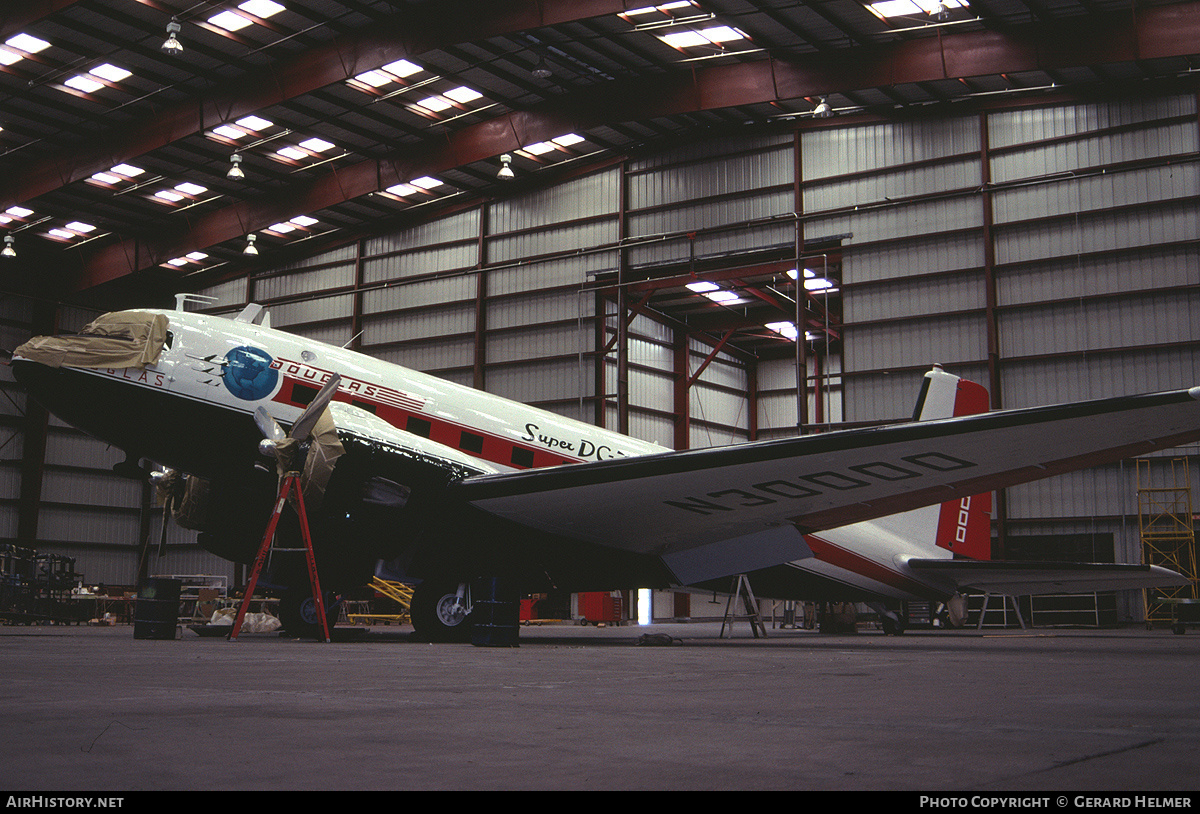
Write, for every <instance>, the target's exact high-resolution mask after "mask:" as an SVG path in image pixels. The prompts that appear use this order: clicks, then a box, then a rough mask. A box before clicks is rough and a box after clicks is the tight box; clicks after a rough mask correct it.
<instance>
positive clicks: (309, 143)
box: [300, 138, 337, 153]
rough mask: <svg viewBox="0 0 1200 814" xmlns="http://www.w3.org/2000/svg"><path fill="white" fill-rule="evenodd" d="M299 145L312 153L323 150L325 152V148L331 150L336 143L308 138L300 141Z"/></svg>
mask: <svg viewBox="0 0 1200 814" xmlns="http://www.w3.org/2000/svg"><path fill="white" fill-rule="evenodd" d="M300 146H301V147H303V148H304V149H306V150H310V151H312V152H314V153H323V152H326V151H327V150H332V149H333V148H334V147H336V146H337V145H336V144H333V143H331V142H328V141H325V139H320V138H310V139H306V140H304V141H302V142H300Z"/></svg>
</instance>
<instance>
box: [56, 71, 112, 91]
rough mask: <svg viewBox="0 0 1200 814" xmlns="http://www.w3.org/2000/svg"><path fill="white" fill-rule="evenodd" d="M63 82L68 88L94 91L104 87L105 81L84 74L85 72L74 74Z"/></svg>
mask: <svg viewBox="0 0 1200 814" xmlns="http://www.w3.org/2000/svg"><path fill="white" fill-rule="evenodd" d="M63 84H64V85H66V86H67V87H68V88H74V89H75V90H77V91H81V92H83V93H93V92H95V91H98V90H100V88H102V87H104V83H103V82H97V81H96V80H95V79H92V78H91V77H88V76H84V75H83V74H80V75H79V76H72V77H71V78H70V79H68V80H66V81H65V82H63Z"/></svg>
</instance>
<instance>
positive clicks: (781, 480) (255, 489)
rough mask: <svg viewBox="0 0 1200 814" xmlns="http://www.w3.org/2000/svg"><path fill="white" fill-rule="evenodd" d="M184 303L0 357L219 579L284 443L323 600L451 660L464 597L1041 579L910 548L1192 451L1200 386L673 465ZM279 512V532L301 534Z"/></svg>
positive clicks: (1115, 573)
mask: <svg viewBox="0 0 1200 814" xmlns="http://www.w3.org/2000/svg"><path fill="white" fill-rule="evenodd" d="M194 299H195V296H194V295H186V294H182V295H177V297H176V307H175V309H174V310H161V309H145V310H133V311H118V312H113V313H110V314H105V315H103V316H101V317H98V318H97V319H96V320H94V321H93V322H92V323H89V324H88V325H87V326H86V327H85V328H84V329H83V331H82V332H80V333H79V334H78V335H73V336H70V335H68V336H47V337H35V338H33V339H31V340H30V341H29V342H27V343H25V344H23V345H21V346H20V347H18V348H17V349H16V350H15V351H14V352H13V356H12V360H11V366H12V370H13V374H14V376H15V377H16V378H17V380H18V381H19V382H20V383H21V384H22V385H23V386H24V387H25V388H26V389H27V390H28V392H29V393H30V394H31V395H32V397H33V398H34V399H36V400H37V401H38V402H40V403H41V404H42V405H43V406H44V407H46V409H47V410H49V411H50V412H51V413H54V414H55V415H57V416H58V417H59V418H61V419H62V420H63V421H65V422H67V423H68V424H70V425H72V426H75V427H77V428H79V429H80V430H83V431H84V432H86V433H88V434H90V435H92V436H94V437H96V438H99V439H101V440H104V441H106V442H108V443H109V444H111V445H113V446H115V447H117V448H119V449H121V450H123V451H124V452H125V454H126V461H125V462H124V463H123V464H118V465H117V466H116V467H114V469H122V470H125V471H130V470H132V471H133V472H134V473H137V474H138V475H139V476H141V475H144V470H142V469H141V468H140V465H139V463H138V462H140V461H142V460H143V459H144V460H148V461H150V462H153V463H154V464H157V465H159V466H162V467H166V469H164V470H162V471H161V472H159V473H157V474H156V480H157V482H158V483H159V484H160V486H161V487H163V489H165V490H166V491H167V493H168V497H170V496H172V495H173V496H174V505H175V506H176V508H177V510H176V511H174V512H173V514H174V516H175V518H176V520H177V521H178V522H180V524H181V525H183V526H185V527H187V528H192V529H195V530H197V531H199V534H198V537H197V541H198V543H199V544H200V545H201V546H203V547H204V548H205V549H207V550H209V551H211V552H213V553H215V554H217V555H219V556H221V557H224V558H226V559H229V560H232V561H235V562H243V563H248V562H252V561H253V560H254V557H255V554H256V553H257V551H258V548H259V547H260V544H261V542H262V530H263V528H264V527H265V526H266V524H267V519H268V517H269V516H270V514H271V511H272V509H273V505H274V502H275V498H276V494H277V489H278V475H279V474H280V473H278V472H275V471H272V470H271V469H269V468H268V467H266V466H264V461H265V460H267V457H266V456H271V455H277V454H278V452H279V448H280V446H281V444H283V443H284V442H285V441H286V440H287V438H286V433H285V432H284V431H283V429H282V426H281V425H284V426H290V427H292V428H293V429H296V428H298V427H304V428H305V429H304V430H303V437H298V438H296V439H293V440H294V441H295V442H296V443H298V444H299V445H300V446H301V447H302V448H303V449H306V450H307V454H306V455H304V456H303V457H304V477H303V482H304V494H305V502H306V505H307V506H308V518H309V522H310V527H311V534H312V538H313V546H314V549H315V551H316V561H317V565H318V570H319V573H320V580H321V583H322V587H323V588H324V589H328V592H329V593H331V594H338V593H344V592H346V591H349V590H353V589H355V588H358V587H360V586H362V585H364V584H366V583H367V582H369V581H370V579H371V577H372V576H373V575H376V574H380V575H382V574H386V575H387V576H388V578H391V579H397V580H401V581H407V582H410V583H415V584H416V588H415V591H414V596H413V601H412V607H411V618H412V623H413V626H414V628H415V632H416V635H417V636H419V637H420V638H423V639H426V640H429V641H468V640H470V632H471V625H472V621H473V619H472V617H471V611H472V609H473V607H475V604H473V599H472V587H473V586H475V587H476V588H477V590H481V591H489V592H494V593H496V594H499V593H500V592H503V593H504V594H505V595H506V596H516V595H519V594H525V593H535V592H545V591H549V590H559V591H567V592H578V591H599V590H615V589H626V588H637V587H641V588H650V587H663V588H666V587H671V586H700V587H707V586H710V585H716V584H718V583H723V584H724V585H725V586H726V587H727V586H728V585H729V581H728V580H729V578H730V577H731V576H733V575H737V574H743V573H746V574H751V575H752V576H753V578H754V579H761V580H762V581H763V585H764V586H765V588H764V587H760V589H759V592H760V593H761V594H762V595H764V596H767V595H769V596H772V597H773V598H777V599H789V598H791V599H814V598H818V597H816V596H814V595H813V594H812V593H811V592H810V591H811V590H812V588H813V585H814V581H818V582H821V583H822V584H824V585H825V586H826V587H828V586H830V585H839V584H840V587H841V588H843V589H844V588H847V587H851V588H853V589H855V590H856V591H862V592H863V593H864V595H868V596H870V598H872V599H873V600H878V601H887V602H893V601H895V600H897V599H904V598H913V597H920V596H924V597H935V598H940V599H949V598H951V597H953V596H954V595H956V594H958V592H959V591H960V590H961V589H962V588H967V587H973V586H979V585H985V586H986V585H992V586H993V589H997V588H996V586H997V585H1000V584H1001V583H1003V584H1004V585H1006V586H1011V585H1013V584H1018V583H1019V584H1021V585H1026V584H1029V583H1031V582H1036V581H1038V576H1037V574H1036V571H1037V570H1038V568H1039V567H1045V564H1039V566H1032V567H1022V566H1020V564H1017V565H1013V564H1009V563H1002V562H988V561H986V560H967V559H962V558H961V557H960V556H958V554H957V552H956V551H955V550H953V549H952V548H948V547H945V546H938V545H937V544H936V542H937V539H938V537H937V535H936V534H935V535H934V538H933V539H934V544H933V545H928V544H927V543H928V539H929V537H930V535H929V534H928V529H929V528H930V526H929V521H928V518H929V517H931V516H932V515H931V514H930V512H934V513H937V514H938V516H939V518H940V517H941V512H942V508H941V507H945V506H947V505H949V506H951V509H950V510H947V511H948V512H949V513H948V518H949V519H948V520H947V527H946V528H947V529H950V530H951V531H950V533H952V534H953V535H960V534H961V535H966V536H965V537H964V540H966V539H968V538H970V539H976V537H975V535H976V534H977V532H975V531H974V529H975V528H977V526H976V522H982V521H981V520H980V519H979V518H982V517H983V516H985V515H986V512H982V511H980V508H981V507H980V505H979V503H978V502H977V501H980V500H981V499H980V498H977V497H976V496H978V495H984V494H988V493H990V492H991V491H993V490H995V489H999V488H1004V487H1007V486H1012V485H1015V484H1019V483H1024V482H1028V481H1031V480H1035V479H1038V478H1044V477H1048V476H1051V475H1055V474H1060V473H1063V472H1068V471H1072V470H1075V469H1080V468H1084V467H1088V466H1094V465H1097V464H1101V463H1105V462H1109V461H1115V460H1120V459H1122V458H1126V457H1130V456H1133V455H1140V454H1146V453H1149V452H1151V451H1154V450H1158V449H1165V448H1170V447H1174V446H1178V445H1180V444H1184V443H1189V442H1192V441H1195V440H1197V439H1200V387H1193V388H1191V389H1188V390H1178V391H1173V392H1166V393H1157V394H1148V395H1140V396H1131V397H1122V398H1113V399H1105V400H1099V401H1090V402H1081V403H1075V404H1066V405H1059V406H1053V407H1037V408H1026V409H1019V410H1008V411H997V412H987V413H980V414H974V415H954V410H953V408H948V407H946V406H945V405H946V404H948V403H950V402H947V401H946V399H947V398H949V395H948V394H950V393H951V392H954V393H957V391H958V387H959V385H960V384H962V382H960V380H958V378H957V377H953V376H951V375H950V374H945V373H944V372H939V371H937V370H936V369H935V371H931V374H935V375H931V376H929V377H928V378H927V379H926V380H925V381H926V385H925V387H926V390H927V396H926V398H925V399H924V402H925V403H926V404H929V405H931V407H930V409H929V411H928V412H924V411H922V412H920V413H919V414H918V416H917V417H918V418H921V419H923V420H919V421H914V422H911V423H903V424H897V425H890V426H882V427H874V428H868V429H850V430H840V431H834V432H827V433H821V434H810V435H800V436H797V437H792V438H784V439H776V440H770V441H759V442H749V443H742V444H735V445H731V446H723V447H714V448H708V449H696V450H680V451H672V450H669V449H667V448H665V447H661V446H659V445H657V444H653V443H650V442H646V441H641V440H638V439H635V438H631V437H628V436H625V435H622V434H620V433H616V432H613V431H611V430H606V429H604V428H600V427H595V426H592V425H590V424H586V423H584V422H581V421H576V420H573V419H569V418H566V417H563V416H559V415H556V414H554V413H551V412H548V411H545V410H540V409H537V408H534V407H531V406H528V405H524V404H520V403H518V402H514V401H511V400H508V399H504V398H500V397H498V396H494V395H491V394H488V393H484V392H482V391H479V390H475V389H473V388H469V387H465V386H461V385H457V384H454V383H451V382H448V381H446V380H443V379H440V378H437V377H434V376H431V375H428V374H424V373H420V372H417V371H413V370H408V369H405V368H403V367H399V366H397V365H393V364H390V363H387V362H384V361H381V360H377V359H374V358H372V357H370V356H367V355H364V354H361V353H357V352H354V351H350V350H347V349H344V348H338V347H335V346H331V345H327V344H323V343H320V342H317V341H314V340H310V339H306V338H304V337H300V336H296V335H293V334H289V333H286V332H283V331H279V330H275V329H272V328H271V327H270V317H269V313H268V312H267V310H266V309H264V308H263V307H261V306H259V305H257V304H251V305H248V306H246V307H245V308H244V309H243V310H242V311H241V312H240V313H239V314H238V315H237V316H235V317H233V318H232V319H231V318H228V317H223V316H217V315H209V314H203V313H200V312H196V311H188V310H186V304H187V302H189V301H191V300H194ZM951 385H953V387H951ZM928 393H933V394H934V395H933V396H932V397H930V396H929V395H928ZM955 398H957V396H955ZM967 400H968V401H969V398H967ZM932 405H940V406H932ZM919 409H920V408H919ZM939 411H940V412H939ZM935 416H936V417H935ZM318 419H319V420H318ZM310 428H312V429H311V432H310ZM181 489H182V490H185V492H186V494H183V495H181V494H180V490H181ZM966 502H969V503H970V505H969V506H966V507H965V508H966V509H967V511H966V512H965V513H962V514H961V516H962V517H963V518H964V519H963V520H962V521H961V522H960V520H959V519H958V518H959V517H960V511H959V510H960V509H961V508H963V507H964V503H966ZM925 507H931V508H928V509H926V508H925ZM972 508H974V509H975V515H972V513H971V511H970V510H971V509H972ZM914 510H917V511H916V513H913V512H914ZM972 516H974V517H975V518H976V520H972V519H971V518H972ZM289 517H290V515H285V517H284V520H283V521H282V522H281V525H280V535H281V536H282V537H284V538H285V539H286V538H288V537H290V538H292V539H298V538H299V530H298V528H297V527H296V525H295V520H294V518H293V519H292V520H290V521H289V519H288V518H289ZM868 521H875V522H874V524H872V525H866V524H867V523H868ZM847 528H848V529H849V530H848V531H847ZM968 531H970V532H971V533H970V534H968ZM961 545H967V543H965V542H964V543H962V544H961ZM960 547H961V546H960ZM968 548H969V546H968ZM972 550H974V551H975V554H976V556H978V551H977V550H976V549H972ZM963 553H966V554H970V553H971V550H969V551H967V552H963ZM1026 565H1027V566H1028V564H1026ZM1097 569H1098V570H1097ZM1074 570H1075V573H1074V574H1073V575H1074V577H1076V578H1079V577H1081V574H1079V573H1078V572H1079V571H1088V572H1090V574H1089V576H1090V577H1092V578H1093V581H1094V582H1095V581H1099V582H1104V583H1105V584H1110V583H1111V582H1113V581H1115V582H1117V583H1118V585H1119V586H1120V587H1141V586H1142V585H1146V584H1175V583H1177V582H1178V580H1179V579H1181V577H1179V575H1177V574H1174V572H1170V571H1166V570H1165V569H1160V568H1156V567H1150V566H1135V565H1130V566H1112V565H1110V566H1078V567H1076V568H1075V569H1074ZM1070 571H1071V569H1070V568H1067V567H1063V566H1062V565H1061V564H1060V566H1059V568H1058V573H1057V576H1058V577H1059V578H1060V579H1066V577H1067V576H1071V574H1070V573H1068V572H1070ZM989 572H991V576H990V577H989V576H987V575H988V573H989ZM1044 576H1045V575H1043V577H1044ZM1050 576H1052V577H1053V576H1055V575H1054V574H1051V575H1050ZM1118 577H1119V579H1118ZM997 580H999V582H997ZM1051 581H1052V580H1051ZM260 584H262V585H269V586H274V587H275V588H277V589H279V591H280V592H281V593H282V597H281V600H280V617H281V621H283V623H284V626H285V627H286V628H288V629H289V630H290V631H293V632H300V631H301V630H307V631H308V632H312V631H314V630H315V629H316V628H317V627H318V623H319V619H317V618H315V614H314V610H313V609H314V606H315V605H316V604H317V603H315V602H314V601H313V597H312V596H311V589H310V588H309V583H308V576H307V572H306V569H305V565H304V560H303V558H302V557H300V556H297V555H292V556H289V555H287V554H281V555H280V556H279V557H278V558H273V560H272V565H271V571H270V573H269V574H268V575H267V576H265V577H264V579H263V580H262V581H261V582H260ZM1077 584H1078V583H1077ZM1088 590H1091V589H1088ZM1012 592H1013V593H1029V592H1031V591H1028V590H1020V591H1012ZM476 599H477V600H478V599H479V597H477V598H476ZM332 604H333V603H331V602H326V606H327V611H329V612H334V611H333V610H332ZM893 620H894V621H895V618H894V616H893Z"/></svg>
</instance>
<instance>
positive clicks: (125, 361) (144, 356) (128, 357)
mask: <svg viewBox="0 0 1200 814" xmlns="http://www.w3.org/2000/svg"><path fill="white" fill-rule="evenodd" d="M167 324H168V323H167V317H166V316H165V315H164V314H151V313H148V312H145V311H116V312H113V313H110V314H104V315H103V316H100V317H97V318H96V319H94V320H93V321H91V322H89V323H88V324H87V325H86V326H84V328H83V330H82V331H80V332H79V333H78V334H76V335H74V336H37V337H34V338H33V339H30V340H29V341H28V342H26V343H25V344H24V345H21V346H20V347H18V348H17V349H16V350H15V351H13V356H17V357H20V358H22V359H28V360H29V361H31V362H38V363H40V364H43V365H46V366H47V367H86V368H126V367H134V368H139V369H141V368H144V367H146V365H153V364H154V363H156V362H157V361H158V357H159V354H161V353H162V349H163V346H164V345H165V344H166V341H167Z"/></svg>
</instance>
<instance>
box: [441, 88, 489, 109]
mask: <svg viewBox="0 0 1200 814" xmlns="http://www.w3.org/2000/svg"><path fill="white" fill-rule="evenodd" d="M442 95H443V96H445V97H446V98H447V99H450V100H452V101H455V102H458V103H459V104H460V105H465V104H466V103H467V102H474V101H475V100H476V99H482V98H483V94H482V93H480V92H479V91H477V90H474V89H472V88H468V87H467V86H466V85H463V86H462V87H458V88H455V89H454V90H448V91H446V92H445V93H443V94H442Z"/></svg>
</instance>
